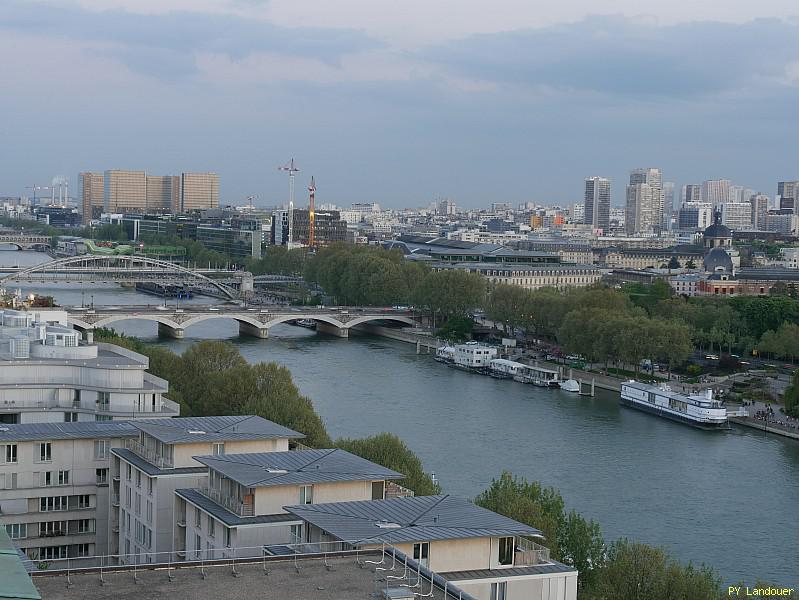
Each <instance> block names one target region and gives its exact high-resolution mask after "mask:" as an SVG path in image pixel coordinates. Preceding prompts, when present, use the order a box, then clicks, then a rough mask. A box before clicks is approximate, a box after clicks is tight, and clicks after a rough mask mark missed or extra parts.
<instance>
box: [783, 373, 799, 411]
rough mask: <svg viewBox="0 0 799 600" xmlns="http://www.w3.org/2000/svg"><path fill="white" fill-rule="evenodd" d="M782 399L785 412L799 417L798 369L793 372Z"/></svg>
mask: <svg viewBox="0 0 799 600" xmlns="http://www.w3.org/2000/svg"><path fill="white" fill-rule="evenodd" d="M782 399H783V401H784V402H785V412H786V413H788V414H789V415H791V416H792V417H799V369H797V370H796V372H795V373H794V374H793V380H792V381H791V385H789V386H788V388H787V389H786V390H785V394H784V395H783V397H782Z"/></svg>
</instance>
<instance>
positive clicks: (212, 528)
mask: <svg viewBox="0 0 799 600" xmlns="http://www.w3.org/2000/svg"><path fill="white" fill-rule="evenodd" d="M215 535H216V521H214V520H213V519H212V518H211V517H208V537H209V538H212V537H215Z"/></svg>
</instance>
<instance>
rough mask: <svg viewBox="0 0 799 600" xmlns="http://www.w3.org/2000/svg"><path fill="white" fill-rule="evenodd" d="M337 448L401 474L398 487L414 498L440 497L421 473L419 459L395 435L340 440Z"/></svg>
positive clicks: (426, 475) (438, 487) (433, 486)
mask: <svg viewBox="0 0 799 600" xmlns="http://www.w3.org/2000/svg"><path fill="white" fill-rule="evenodd" d="M336 447H337V448H341V449H342V450H346V451H347V452H352V453H353V454H357V455H358V456H360V457H362V458H365V459H366V460H371V461H372V462H376V463H377V464H379V465H383V466H384V467H386V468H388V469H393V470H394V471H397V472H399V473H403V474H404V475H405V478H404V479H401V480H399V481H398V482H397V483H399V484H400V485H402V486H405V487H407V488H408V489H411V490H413V491H414V493H415V494H416V495H417V496H431V495H434V494H440V493H441V487H440V486H439V485H438V483H435V482H434V481H433V480H432V479H431V477H430V476H429V475H428V474H427V473H425V472H424V468H423V467H422V461H421V460H419V457H417V456H416V455H415V454H414V453H413V452H412V451H411V450H410V449H409V448H408V447H407V446H406V445H405V443H404V442H403V441H402V440H401V439H400V438H398V437H397V436H396V435H394V434H391V433H380V434H378V435H374V436H371V437H368V438H363V439H349V438H341V439H338V440H336Z"/></svg>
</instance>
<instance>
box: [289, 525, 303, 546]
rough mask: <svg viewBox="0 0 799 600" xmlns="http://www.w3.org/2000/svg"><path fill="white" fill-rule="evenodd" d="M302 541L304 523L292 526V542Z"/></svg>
mask: <svg viewBox="0 0 799 600" xmlns="http://www.w3.org/2000/svg"><path fill="white" fill-rule="evenodd" d="M300 542H302V525H292V526H291V543H292V544H299V543H300Z"/></svg>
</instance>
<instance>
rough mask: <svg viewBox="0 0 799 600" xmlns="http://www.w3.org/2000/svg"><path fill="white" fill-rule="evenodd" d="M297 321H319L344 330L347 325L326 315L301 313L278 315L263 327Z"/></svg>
mask: <svg viewBox="0 0 799 600" xmlns="http://www.w3.org/2000/svg"><path fill="white" fill-rule="evenodd" d="M297 319H308V320H309V321H320V322H322V323H327V324H328V325H332V326H333V327H338V328H340V329H346V328H347V324H346V323H342V322H341V321H339V320H338V319H336V318H334V317H331V316H328V315H304V314H302V313H297V314H296V315H280V316H279V317H275V318H274V319H270V320H269V321H267V322H266V323H264V324H263V325H264V326H265V327H272V326H274V325H279V324H280V323H285V322H286V321H296V320H297Z"/></svg>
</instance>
